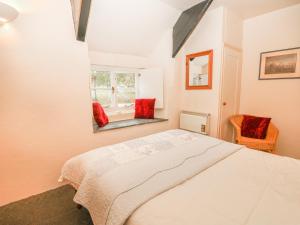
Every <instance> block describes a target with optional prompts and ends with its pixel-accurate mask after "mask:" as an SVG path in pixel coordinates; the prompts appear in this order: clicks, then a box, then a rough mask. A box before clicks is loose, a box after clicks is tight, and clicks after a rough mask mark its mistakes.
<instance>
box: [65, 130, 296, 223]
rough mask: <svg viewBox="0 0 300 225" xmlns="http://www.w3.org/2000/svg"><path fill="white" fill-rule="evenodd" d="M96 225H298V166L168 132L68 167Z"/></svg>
mask: <svg viewBox="0 0 300 225" xmlns="http://www.w3.org/2000/svg"><path fill="white" fill-rule="evenodd" d="M63 180H64V181H66V182H68V183H70V184H71V185H73V187H74V188H75V189H76V190H77V192H76V194H75V197H74V201H75V202H76V203H78V204H80V205H83V206H84V207H86V208H87V209H88V210H89V212H90V214H91V217H92V219H93V222H94V225H123V224H126V225H242V224H243V225H283V224H284V225H299V224H300V213H299V212H300V162H299V161H298V160H296V159H291V158H287V157H280V156H276V155H272V154H268V153H264V152H260V151H255V150H250V149H247V148H245V147H244V146H240V145H236V144H232V143H228V142H224V141H221V140H218V139H215V138H212V137H209V136H205V135H201V134H197V133H193V132H189V131H184V130H179V129H177V130H169V131H165V132H161V133H157V134H154V135H150V136H146V137H143V138H138V139H134V140H130V141H127V142H123V143H120V144H116V145H111V146H107V147H102V148H98V149H95V150H93V151H90V152H87V153H84V154H82V155H79V156H76V157H74V158H72V159H70V160H69V161H67V162H66V163H65V165H64V166H63V169H62V174H61V178H60V181H63Z"/></svg>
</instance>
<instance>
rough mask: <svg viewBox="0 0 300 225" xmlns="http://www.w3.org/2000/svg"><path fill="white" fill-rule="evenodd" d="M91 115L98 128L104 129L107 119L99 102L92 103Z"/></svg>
mask: <svg viewBox="0 0 300 225" xmlns="http://www.w3.org/2000/svg"><path fill="white" fill-rule="evenodd" d="M93 114H94V119H95V121H96V123H97V124H98V126H99V127H104V126H105V125H106V124H108V122H109V121H108V117H107V115H106V113H105V112H104V110H103V108H102V106H101V104H100V103H99V102H93Z"/></svg>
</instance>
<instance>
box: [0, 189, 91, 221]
mask: <svg viewBox="0 0 300 225" xmlns="http://www.w3.org/2000/svg"><path fill="white" fill-rule="evenodd" d="M74 194H75V193H74V189H73V188H72V187H70V186H63V187H60V188H57V189H54V190H51V191H48V192H45V193H42V194H39V195H36V196H32V197H30V198H28V199H25V200H21V201H18V202H15V203H11V204H9V205H6V206H3V207H0V224H1V225H93V222H92V220H91V217H90V215H89V213H88V211H87V210H86V209H84V208H81V209H80V210H79V209H78V208H77V207H76V204H75V203H74V202H73V197H74Z"/></svg>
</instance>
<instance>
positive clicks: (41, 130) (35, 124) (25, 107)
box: [0, 0, 178, 205]
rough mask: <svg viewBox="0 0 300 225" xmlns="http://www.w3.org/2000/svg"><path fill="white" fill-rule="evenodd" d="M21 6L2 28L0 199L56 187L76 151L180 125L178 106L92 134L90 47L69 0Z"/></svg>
mask: <svg viewBox="0 0 300 225" xmlns="http://www.w3.org/2000/svg"><path fill="white" fill-rule="evenodd" d="M11 2H12V1H7V3H11ZM16 7H17V8H18V9H19V10H20V16H19V17H18V18H17V20H15V21H14V22H12V23H9V24H7V25H5V27H0V68H1V75H0V205H3V204H6V203H9V202H12V201H15V200H18V199H22V198H25V197H28V196H30V195H33V194H37V193H40V192H43V191H46V190H49V189H51V188H55V187H57V186H58V183H57V179H58V177H59V175H60V169H61V167H62V165H63V163H64V162H65V161H66V160H67V159H69V158H70V157H72V156H74V155H77V154H79V153H82V152H85V151H87V150H90V149H93V148H96V147H98V146H104V145H108V144H113V143H117V142H121V141H124V140H128V139H132V138H135V137H139V136H144V135H147V134H151V133H154V132H158V131H162V130H166V129H169V128H175V127H177V126H178V119H177V118H176V116H175V114H177V113H178V112H177V111H175V109H176V108H174V107H173V108H172V109H174V110H173V111H172V112H173V114H172V115H174V117H173V116H172V115H170V117H169V121H168V122H164V123H159V124H151V125H145V126H143V127H131V128H126V129H122V130H118V131H108V132H104V133H97V134H94V133H93V130H92V112H91V107H90V106H91V99H90V91H89V59H88V50H87V46H86V44H85V43H80V42H77V41H75V34H74V28H73V21H72V15H71V7H70V3H69V1H61V0H51V1H50V0H48V1H46V0H45V1H40V0H20V1H18V4H17V5H16ZM141 130H142V131H143V132H141Z"/></svg>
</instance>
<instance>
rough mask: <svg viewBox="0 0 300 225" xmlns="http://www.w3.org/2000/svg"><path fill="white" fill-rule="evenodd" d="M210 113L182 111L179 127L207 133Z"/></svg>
mask: <svg viewBox="0 0 300 225" xmlns="http://www.w3.org/2000/svg"><path fill="white" fill-rule="evenodd" d="M209 121H210V114H207V113H195V112H186V111H182V112H181V113H180V129H183V130H188V131H193V132H197V133H201V134H205V135H209Z"/></svg>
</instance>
